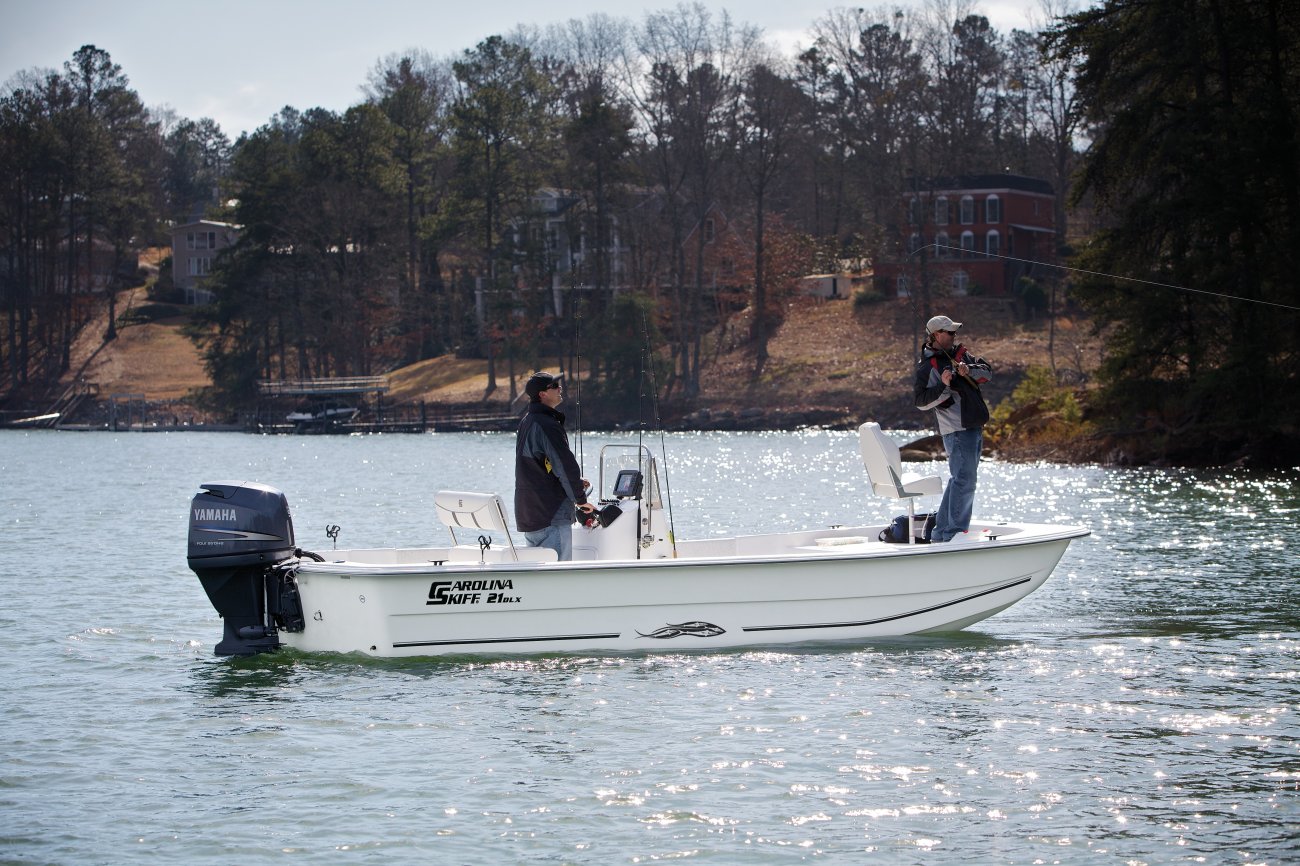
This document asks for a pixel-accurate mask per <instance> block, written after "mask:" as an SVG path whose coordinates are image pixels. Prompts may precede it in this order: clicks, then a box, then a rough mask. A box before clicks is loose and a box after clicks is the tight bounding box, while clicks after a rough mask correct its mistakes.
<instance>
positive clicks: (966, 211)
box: [961, 195, 975, 226]
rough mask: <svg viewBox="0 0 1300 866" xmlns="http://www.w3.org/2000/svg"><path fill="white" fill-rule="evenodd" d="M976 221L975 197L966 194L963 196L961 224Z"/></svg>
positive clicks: (966, 224) (965, 224)
mask: <svg viewBox="0 0 1300 866" xmlns="http://www.w3.org/2000/svg"><path fill="white" fill-rule="evenodd" d="M974 222H975V199H974V198H972V197H971V196H968V195H964V196H962V197H961V224H962V225H964V226H968V225H971V224H973V223H974Z"/></svg>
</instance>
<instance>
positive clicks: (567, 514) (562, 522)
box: [524, 499, 574, 562]
mask: <svg viewBox="0 0 1300 866" xmlns="http://www.w3.org/2000/svg"><path fill="white" fill-rule="evenodd" d="M573 508H574V505H573V503H572V502H570V501H569V500H567V499H566V500H565V501H564V502H563V503H561V505H560V510H559V511H557V512H555V516H554V517H552V518H551V525H550V526H548V527H546V528H545V529H538V530H536V531H534V532H525V533H524V538H526V539H527V540H528V546H529V547H549V548H550V549H551V550H554V551H555V555H556V557H557V558H558V559H559V560H560V562H568V561H569V560H571V559H573Z"/></svg>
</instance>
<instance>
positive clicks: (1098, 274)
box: [907, 243, 1300, 310]
mask: <svg viewBox="0 0 1300 866" xmlns="http://www.w3.org/2000/svg"><path fill="white" fill-rule="evenodd" d="M929 247H934V248H935V249H936V250H954V251H956V252H957V253H959V254H960V255H958V256H955V257H954V258H962V257H963V256H966V255H970V254H972V253H973V254H975V255H979V256H984V257H985V258H990V259H1004V260H1006V261H1008V262H1024V263H1025V264H1028V265H1042V266H1043V267H1045V268H1056V269H1058V270H1062V271H1072V272H1074V273H1076V274H1087V275H1088V276H1092V277H1106V278H1108V279H1112V280H1127V281H1129V282H1131V283H1143V284H1144V285H1148V286H1158V287H1160V288H1162V289H1175V290H1177V291H1180V292H1193V293H1195V294H1198V295H1209V296H1210V297H1212V298H1223V299H1224V300H1228V301H1243V302H1245V303H1247V304H1263V305H1265V306H1268V307H1280V308H1282V309H1283V310H1300V307H1297V306H1293V305H1291V304H1279V303H1277V302H1275V301H1261V300H1258V299H1256V298H1242V297H1239V296H1237V295H1225V294H1224V293H1222V292H1211V291H1207V290H1206V289H1193V288H1191V287H1189V286H1176V285H1174V284H1173V283H1160V282H1156V281H1155V280H1144V279H1141V278H1140V277H1125V276H1121V275H1119V274H1108V273H1106V272H1105V271H1090V270H1088V269H1086V268H1072V267H1070V266H1069V265H1056V264H1052V263H1051V262H1039V261H1035V260H1034V259H1022V258H1017V257H1016V256H1004V255H1000V254H998V253H986V252H983V251H982V250H971V249H966V248H965V247H954V246H948V245H945V244H937V243H928V244H923V245H921V246H919V247H917V248H916V249H915V250H913V251H912V252H910V253H908V254H907V257H908V258H909V259H910V258H911V257H912V256H914V255H916V254H917V253H919V252H921V250H924V249H928V248H929Z"/></svg>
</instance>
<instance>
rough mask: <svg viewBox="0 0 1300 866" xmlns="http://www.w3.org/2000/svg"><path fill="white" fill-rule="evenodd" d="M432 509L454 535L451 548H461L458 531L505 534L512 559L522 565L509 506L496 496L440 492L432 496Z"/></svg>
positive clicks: (456, 491) (452, 491) (455, 491)
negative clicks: (478, 530) (454, 546)
mask: <svg viewBox="0 0 1300 866" xmlns="http://www.w3.org/2000/svg"><path fill="white" fill-rule="evenodd" d="M433 506H434V509H435V510H436V511H437V512H438V519H439V520H441V521H442V524H443V526H446V527H447V530H448V531H449V532H450V533H451V542H452V544H459V541H458V540H457V539H456V529H457V528H460V529H485V530H487V531H489V532H493V531H498V532H504V533H505V536H506V545H507V547H508V548H509V549H510V555H511V558H512V559H513V560H514V561H515V562H518V561H519V554H518V553H517V552H516V550H515V542H514V539H513V538H511V537H510V521H509V520H508V519H507V518H506V506H505V503H503V502H502V501H501V497H500V496H498V495H497V494H495V493H466V492H463V491H460V490H439V491H438V492H437V493H435V494H434V496H433Z"/></svg>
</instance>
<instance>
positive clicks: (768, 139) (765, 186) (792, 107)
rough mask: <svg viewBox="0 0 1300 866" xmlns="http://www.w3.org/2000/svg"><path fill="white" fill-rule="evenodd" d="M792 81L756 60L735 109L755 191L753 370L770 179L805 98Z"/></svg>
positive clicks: (761, 346)
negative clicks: (737, 108)
mask: <svg viewBox="0 0 1300 866" xmlns="http://www.w3.org/2000/svg"><path fill="white" fill-rule="evenodd" d="M801 96H802V94H800V92H799V90H798V88H797V87H796V86H795V84H794V82H792V81H791V80H790V79H788V78H785V77H783V76H781V75H779V74H777V73H776V72H775V71H773V70H772V69H771V68H770V67H769V66H767V65H766V64H762V63H760V64H758V65H756V66H754V67H753V69H751V70H750V72H749V75H748V76H747V77H746V81H745V87H744V94H743V97H742V101H741V106H740V108H739V110H738V111H737V112H736V115H735V117H736V124H737V129H736V131H735V133H734V139H735V141H736V142H737V146H738V149H739V154H738V155H739V160H738V162H739V165H740V173H741V176H742V177H744V179H745V182H746V184H747V185H748V187H749V190H750V192H751V193H752V194H753V197H754V324H753V329H752V333H751V336H752V338H753V341H754V373H755V375H756V376H757V375H760V374H761V373H762V372H763V367H764V366H765V365H766V363H767V357H768V356H767V338H768V311H767V279H766V269H765V265H766V260H765V256H766V249H765V246H764V244H765V241H766V219H767V206H768V197H769V195H770V192H771V189H772V186H773V184H774V183H775V182H776V181H777V179H778V178H779V176H780V175H781V173H782V172H783V171H784V170H785V168H786V166H787V163H788V161H789V156H790V151H791V149H792V148H793V145H794V142H795V139H796V137H797V135H798V129H799V121H800V120H801V119H802V117H803V116H804V115H805V104H804V101H803V100H802V99H801Z"/></svg>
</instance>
